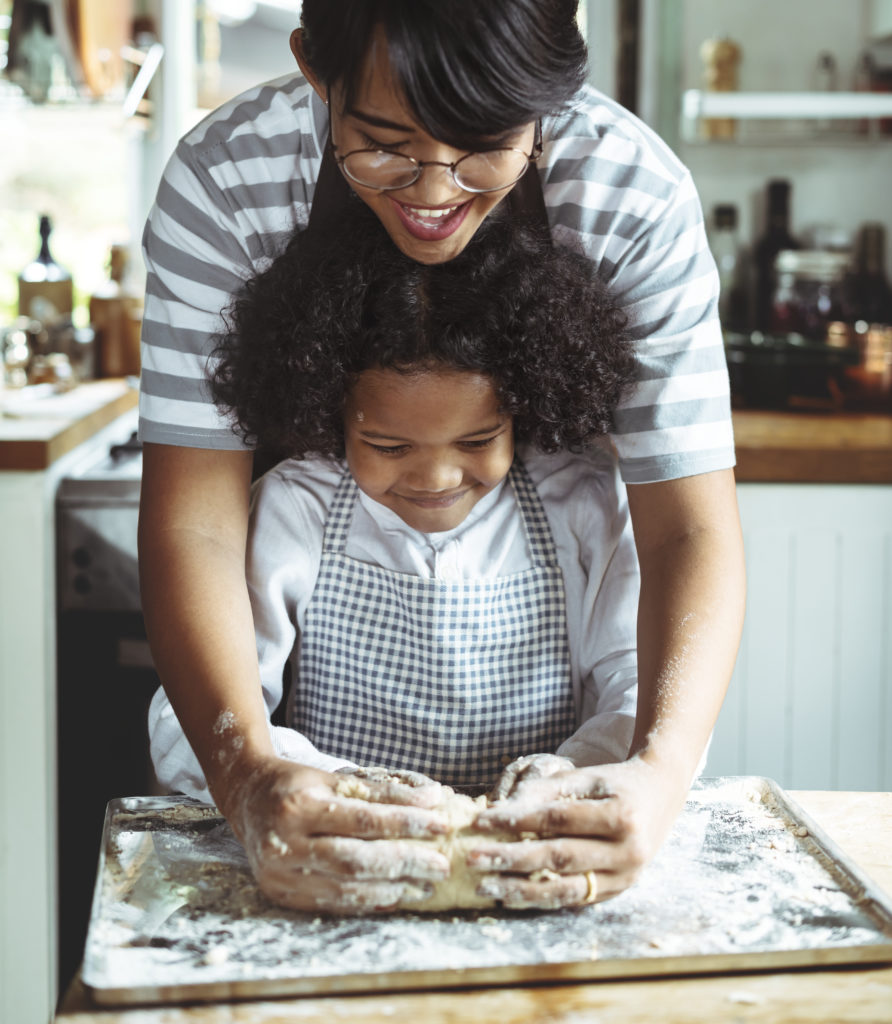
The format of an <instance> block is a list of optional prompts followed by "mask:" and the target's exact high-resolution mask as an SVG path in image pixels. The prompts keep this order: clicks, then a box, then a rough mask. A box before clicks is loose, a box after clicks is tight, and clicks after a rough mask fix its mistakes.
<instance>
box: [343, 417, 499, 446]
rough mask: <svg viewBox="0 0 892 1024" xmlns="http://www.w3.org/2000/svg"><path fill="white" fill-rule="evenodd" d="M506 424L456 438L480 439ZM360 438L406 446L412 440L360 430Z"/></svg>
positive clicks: (459, 439) (462, 439)
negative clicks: (399, 443) (394, 442)
mask: <svg viewBox="0 0 892 1024" xmlns="http://www.w3.org/2000/svg"><path fill="white" fill-rule="evenodd" d="M504 426H505V424H504V422H503V421H502V422H499V423H496V424H495V425H494V426H491V427H481V428H480V429H479V430H472V431H470V432H469V433H467V434H462V436H461V437H458V438H456V440H457V441H464V440H467V439H468V438H471V437H480V435H481V434H494V433H495V432H496V431H497V430H499V429H501V428H502V427H504ZM359 436H360V437H367V438H369V439H370V440H374V441H402V442H403V443H404V444H410V443H411V440H412V439H411V438H408V437H397V436H396V435H395V434H381V433H379V432H378V431H377V430H360V431H359Z"/></svg>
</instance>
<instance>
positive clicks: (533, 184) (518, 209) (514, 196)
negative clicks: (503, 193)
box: [508, 163, 551, 238]
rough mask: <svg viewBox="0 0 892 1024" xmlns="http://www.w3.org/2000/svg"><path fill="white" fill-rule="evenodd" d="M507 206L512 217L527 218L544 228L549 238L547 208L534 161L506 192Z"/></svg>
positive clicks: (549, 229) (549, 227)
mask: <svg viewBox="0 0 892 1024" xmlns="http://www.w3.org/2000/svg"><path fill="white" fill-rule="evenodd" d="M508 207H509V209H510V210H511V216H512V217H526V218H528V219H529V220H531V221H533V222H534V223H535V224H537V225H538V226H539V227H541V228H544V229H545V232H546V235H547V237H548V238H551V226H550V225H549V223H548V210H547V209H546V207H545V196H544V195H543V194H542V181H541V179H540V178H539V169H538V168H537V167H536V165H535V164H534V163H531V164H530V165H529V167H527V169H526V172H525V173H524V176H523V177H522V178H521V179H520V181H518V183H517V184H516V185H515V186H514V188H513V189H511V191H510V192H509V193H508Z"/></svg>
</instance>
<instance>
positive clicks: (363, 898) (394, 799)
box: [221, 757, 449, 914]
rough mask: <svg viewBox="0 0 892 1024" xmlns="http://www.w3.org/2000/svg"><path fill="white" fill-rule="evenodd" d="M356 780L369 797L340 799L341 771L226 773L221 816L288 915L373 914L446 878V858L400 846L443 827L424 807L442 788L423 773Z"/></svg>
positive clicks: (263, 766) (418, 896) (269, 762)
mask: <svg viewBox="0 0 892 1024" xmlns="http://www.w3.org/2000/svg"><path fill="white" fill-rule="evenodd" d="M356 774H357V775H359V776H360V777H361V778H362V783H361V784H362V786H363V789H364V790H365V791H366V792H367V793H368V795H367V796H364V798H363V799H353V798H351V797H349V796H342V795H340V793H339V792H338V783H339V781H341V782H342V783H343V781H344V776H342V775H337V774H332V773H330V772H323V771H318V770H316V769H314V768H307V767H304V766H302V765H298V764H295V763H293V762H291V761H286V760H283V759H281V758H276V757H269V758H264V759H262V760H261V761H260V762H259V763H256V764H254V765H253V766H252V767H251V768H250V770H249V771H248V772H247V773H245V774H241V773H240V774H239V775H238V776H236V775H235V772H233V773H232V775H231V776H230V778H234V781H233V784H232V785H231V787H230V789H229V792H228V793H227V799H226V801H225V804H226V806H225V807H223V806H221V810H223V812H224V814H225V815H226V817H227V819H228V821H229V822H230V824H231V825H232V828H233V830H234V831H235V833H236V835H237V836H238V838H239V839H240V841H241V842H242V844H243V846H244V847H245V850H246V852H247V854H248V860H249V862H250V864H251V870H252V871H253V873H254V877H255V878H256V879H257V882H258V884H259V886H260V889H261V891H262V892H263V893H264V895H265V896H267V897H268V898H269V899H271V900H273V901H274V902H276V903H279V904H282V905H283V906H286V907H290V908H291V909H294V910H307V911H311V912H334V913H350V914H362V913H373V912H375V911H384V910H389V909H392V908H393V907H395V906H396V904H397V903H403V904H405V903H407V902H411V901H413V900H422V899H424V898H426V897H427V896H429V895H430V894H431V893H432V892H433V883H434V882H435V881H439V880H440V879H443V878H445V877H447V875H448V874H449V861H448V859H447V858H446V857H444V856H443V855H442V854H441V853H438V852H437V851H435V850H431V849H426V848H425V846H424V844H421V843H406V842H403V841H402V840H404V839H431V838H433V837H434V836H436V835H438V834H442V833H445V832H447V831H448V828H447V825H446V823H445V821H444V820H443V819H442V818H441V817H440V816H439V815H437V814H435V813H434V812H433V811H431V810H428V809H427V808H429V807H431V806H433V805H434V804H435V803H436V802H437V799H438V796H439V786H438V785H437V784H436V783H434V782H431V780H428V779H425V778H424V777H423V776H418V777H415V776H413V777H412V778H411V779H410V780H407V781H401V780H400V779H399V777H397V778H393V777H389V776H388V777H383V778H379V777H378V776H377V770H370V771H363V770H359V772H357V773H356ZM385 775H386V773H385ZM350 777H351V776H350V775H348V776H347V778H350ZM343 788H344V787H343V785H342V786H341V789H343Z"/></svg>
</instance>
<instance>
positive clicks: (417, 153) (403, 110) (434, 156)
mask: <svg viewBox="0 0 892 1024" xmlns="http://www.w3.org/2000/svg"><path fill="white" fill-rule="evenodd" d="M292 48H293V49H294V51H295V56H297V57H298V62H299V63H300V65H301V68H302V70H303V71H304V73H305V74H307V75H308V77H309V79H310V81H311V82H313V83H314V88H316V91H317V92H318V93H319V94H320V95H321V96H322V98H323V99H325V100H329V99H330V107H329V110H330V117H331V137H332V142H333V143H334V145H335V146H336V147H337V152H338V154H340V155H343V154H346V153H349V152H351V151H352V150H356V149H387V150H392V151H394V152H398V153H403V154H405V155H407V156H411V157H414V158H415V159H416V160H418V161H420V162H422V163H424V162H426V161H429V160H430V161H438V162H441V163H444V164H453V163H455V162H456V161H457V160H459V159H460V158H461V157H463V156H465V155H466V151H464V150H460V149H455V148H453V147H452V146H447V145H445V144H444V143H442V142H438V141H437V140H436V139H434V138H433V137H432V136H430V135H429V134H428V133H427V132H426V131H425V130H424V128H422V127H421V125H419V124H418V122H417V121H416V120H415V119H414V117H413V115H412V114H411V112H410V110H409V108H408V106H407V104H406V102H405V99H404V97H403V96H402V94H401V93H400V91H399V89H398V88H397V86H396V85H395V83H394V81H393V78H392V75H391V71H390V62H389V60H388V57H387V44H386V42H385V41H384V38H383V34H381V33H378V34H377V35H376V37H375V39H374V41H373V43H372V45H371V47H370V48H369V56H368V58H367V60H366V66H365V69H364V72H363V75H362V76H361V79H360V81H361V86H360V88H359V89H358V91H357V95H356V99H355V102H354V104H353V106H352V107H350V108H349V109H345V108H344V102H343V94H342V91H341V90H340V89H339V88H337V87H336V88H334V89H332V91H331V95H330V97H329V96H328V95H327V93H326V92H325V90H324V89H323V88H322V87H320V86H319V84H318V83H317V82H314V80H313V78H312V77H310V74H311V73H309V71H308V68H307V67H306V66H305V62H304V61H303V60H302V57H301V55H300V53H299V43H295V42H294V40H292ZM534 140H535V124H534V123H530V124H529V125H527V126H525V127H524V128H521V129H520V130H518V131H517V132H516V133H515V134H512V135H510V136H499V138H498V140H497V141H498V144H499V145H500V146H505V147H510V148H516V149H520V150H522V151H523V152H525V153H529V152H531V151H532V149H533V145H534ZM494 141H495V140H494ZM347 182H348V184H349V185H350V187H351V188H352V189H353V191H354V192H355V193H356V194H357V195H358V196H359V197H360V199H362V201H363V202H364V203H366V204H367V205H368V206H369V207H370V208H371V209H372V210H373V211H374V213H375V214H376V215H377V217H378V219H379V220H380V221H381V223H382V224H383V225H384V227H385V228H386V230H387V233H388V234H389V235H390V237H391V238H392V239H393V241H394V242H395V243H396V245H397V246H398V247H399V248H400V249H401V250H402V251H403V252H404V253H405V254H406V255H407V256H408V257H409V258H410V259H413V260H416V261H417V262H419V263H444V262H446V261H447V260H451V259H452V258H453V257H455V256H457V255H458V254H459V253H460V252H461V251H462V250H463V249H464V247H465V246H466V245H467V244H468V242H469V241H470V240H471V238H472V237H473V236H474V232H475V231H476V230H477V228H479V227H480V225H481V224H482V223H483V220H484V218H485V217H486V216H487V215H488V214H489V213H490V212H491V211H492V210H493V209H494V208H495V207H496V206H497V205H498V204H499V203H500V202H501V201H502V200H503V199H504V198H505V196H506V195H507V194H508V193H509V192H510V191H511V189H512V188H513V185H509V186H508V187H507V188H504V189H500V190H499V191H497V192H485V193H474V192H466V191H464V190H463V189H462V188H461V187H460V186H459V185H457V184H456V182H455V180H454V179H453V177H452V174H451V173H450V171H449V169H448V167H425V168H424V171H423V173H422V175H421V177H420V178H419V179H418V180H417V181H416V182H415V183H414V184H412V185H409V186H408V187H406V188H402V189H398V190H395V191H387V192H385V191H381V190H378V189H374V188H368V187H366V186H363V185H359V184H357V183H356V182H354V181H351V180H350V179H349V178H348V179H347Z"/></svg>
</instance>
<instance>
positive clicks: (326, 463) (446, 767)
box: [151, 211, 638, 799]
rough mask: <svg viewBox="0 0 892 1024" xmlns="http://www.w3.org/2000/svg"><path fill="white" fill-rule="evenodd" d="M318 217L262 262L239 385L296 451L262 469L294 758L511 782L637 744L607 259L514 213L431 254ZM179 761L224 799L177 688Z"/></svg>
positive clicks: (158, 723) (283, 446) (256, 419)
mask: <svg viewBox="0 0 892 1024" xmlns="http://www.w3.org/2000/svg"><path fill="white" fill-rule="evenodd" d="M344 229H345V225H342V226H341V230H333V231H332V232H331V233H330V234H329V235H327V236H326V237H325V239H324V240H322V241H321V242H320V241H319V240H318V239H317V240H316V241H315V242H314V241H313V239H308V238H307V237H306V236H307V232H298V233H297V235H296V236H295V238H294V239H293V240H292V242H291V244H290V245H289V247H288V249H287V250H286V251H285V253H284V254H283V255H282V256H281V257H280V258H278V259H277V260H276V261H274V262H273V264H272V265H271V266H270V267H269V269H268V270H267V271H266V272H265V273H262V274H260V275H259V276H257V277H256V278H254V279H253V280H252V281H250V282H249V284H248V286H247V288H246V290H245V292H244V294H243V295H242V297H241V298H240V299H239V301H238V302H237V303H236V304H235V306H234V308H233V309H232V311H231V314H230V323H229V331H228V333H227V334H226V335H225V336H224V338H223V340H222V343H221V346H220V349H219V350H218V352H219V355H220V357H221V361H220V363H219V365H218V367H217V371H216V377H215V387H216V394H217V398H218V401H219V402H221V403H222V404H223V405H225V406H226V407H228V408H229V409H231V410H232V411H233V412H234V414H235V417H236V420H237V423H238V427H239V429H240V430H241V431H243V432H244V433H246V434H247V435H248V436H250V437H251V438H252V439H253V440H254V441H256V442H257V443H258V444H261V445H263V446H264V447H267V448H275V449H277V450H278V451H281V452H285V451H288V452H291V453H292V457H291V458H288V459H286V460H285V461H283V462H281V463H280V464H279V465H278V466H277V467H276V468H275V469H273V470H271V471H270V472H269V473H267V474H266V475H265V476H264V477H263V478H262V479H261V480H260V481H259V483H258V485H257V487H256V489H255V493H254V501H253V508H252V513H251V533H250V540H249V556H248V581H249V587H250V592H251V601H252V608H253V613H254V621H255V629H256V634H257V641H258V652H259V660H260V668H261V679H262V685H263V696H264V700H265V702H266V707H267V709H268V712H269V713H270V714H272V712H273V711H274V710H275V709H276V707H277V706H278V705H279V703H280V700H281V698H282V695H283V674H287V675H288V676H289V677H290V694H289V699H288V702H287V712H286V715H287V725H286V726H279V727H275V728H274V731H273V738H274V745H275V747H276V750H277V752H278V753H279V754H280V755H281V756H282V757H284V758H288V759H290V760H293V761H296V762H298V763H300V764H302V765H305V766H307V767H311V768H315V769H321V770H324V771H328V772H331V771H336V770H339V769H345V768H351V767H354V766H357V765H358V766H361V767H368V766H377V765H381V766H384V767H386V768H389V769H397V770H405V769H409V770H411V771H414V772H419V773H423V774H424V775H427V776H431V777H433V778H434V779H436V780H438V781H441V782H446V783H449V784H452V785H458V786H473V785H486V786H492V785H493V784H494V783H495V782H496V780H497V778H498V777H499V775H500V774H501V773H502V771H503V770H504V768H505V766H506V765H507V764H508V763H509V762H513V761H516V759H518V758H521V757H523V756H524V755H531V754H537V753H540V752H546V753H548V754H552V753H555V752H556V753H557V754H558V755H563V756H566V757H568V758H569V759H570V760H571V761H572V762H573V764H574V765H593V764H605V763H613V762H618V761H622V760H624V759H625V758H626V757H627V756H628V752H629V746H630V743H631V739H632V733H633V730H634V721H635V702H636V655H635V619H636V608H637V599H638V572H637V562H636V557H635V552H634V544H633V540H632V534H631V528H630V525H629V516H628V509H627V506H626V501H625V493H624V489H623V487H622V485H621V483H620V481H619V477H618V473H617V468H616V464H615V460H614V458H613V457H612V455H611V454H610V453H609V452H608V451H607V450H606V449H605V448H603V447H596V446H592V445H591V444H590V442H592V441H593V440H595V439H597V438H599V437H601V436H603V435H604V434H605V433H606V432H607V430H608V429H609V427H610V423H611V417H612V413H613V409H614V408H615V405H616V403H617V401H618V400H619V398H620V396H621V395H622V393H623V391H624V389H625V387H626V386H627V384H628V382H629V380H630V377H631V372H632V365H633V361H632V357H631V353H630V349H629V343H628V341H627V338H626V335H625V332H624V324H623V318H622V317H621V315H620V314H619V312H618V310H617V307H616V306H615V305H614V304H613V303H612V301H611V299H610V297H609V295H608V294H607V292H606V291H605V289H604V288H603V286H602V285H601V284H600V283H599V281H598V278H597V276H596V274H595V272H594V271H593V269H592V265H591V263H590V262H589V261H588V260H587V259H585V258H584V257H583V256H581V255H577V254H575V253H574V252H572V251H570V250H569V249H565V248H552V247H551V244H550V241H549V240H548V239H547V237H545V236H543V234H542V233H541V232H539V231H537V230H535V229H533V228H532V227H529V226H524V225H522V224H519V223H518V222H516V221H511V220H509V219H493V220H492V222H491V223H489V224H488V225H486V226H485V227H484V228H483V229H481V231H479V232H478V233H477V235H476V236H475V238H474V240H473V241H472V243H471V244H470V245H469V246H468V248H467V250H466V252H465V253H463V254H462V255H461V256H459V257H457V258H456V259H455V260H452V261H450V262H447V263H443V264H436V265H432V266H425V265H423V264H420V263H416V262H414V261H413V260H411V259H409V258H408V257H406V256H405V255H403V254H402V253H401V252H400V251H399V250H398V249H397V248H396V247H394V246H393V244H392V243H391V242H390V240H389V238H388V236H387V234H386V232H385V231H384V229H383V228H382V227H381V225H380V223H379V222H378V221H377V219H376V218H375V217H373V216H372V215H371V214H369V213H364V212H362V211H359V212H357V211H353V213H352V215H351V217H350V221H349V232H350V236H349V237H350V245H349V246H348V245H345V244H344V241H343V237H344V236H343V234H342V231H343V230H344ZM151 730H152V751H153V757H154V759H155V764H156V769H157V772H158V775H159V778H160V779H161V781H162V782H164V783H165V784H167V785H168V786H171V787H172V788H176V789H179V790H181V791H184V792H186V793H190V794H193V795H197V796H200V797H203V798H205V799H208V798H209V793H208V790H207V788H206V785H205V782H204V778H203V776H202V773H201V769H200V768H199V766H198V763H197V761H196V759H195V758H194V755H192V753H191V750H190V748H189V746H188V743H187V742H186V739H185V737H184V735H183V733H182V731H181V730H180V728H179V725H178V723H177V721H176V718H175V717H174V715H173V712H172V709H171V707H170V705H169V703H168V702H167V700H166V698H165V697H164V695H163V693H162V692H161V691H159V694H158V695H157V696H156V699H155V701H154V703H153V708H152V716H151Z"/></svg>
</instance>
